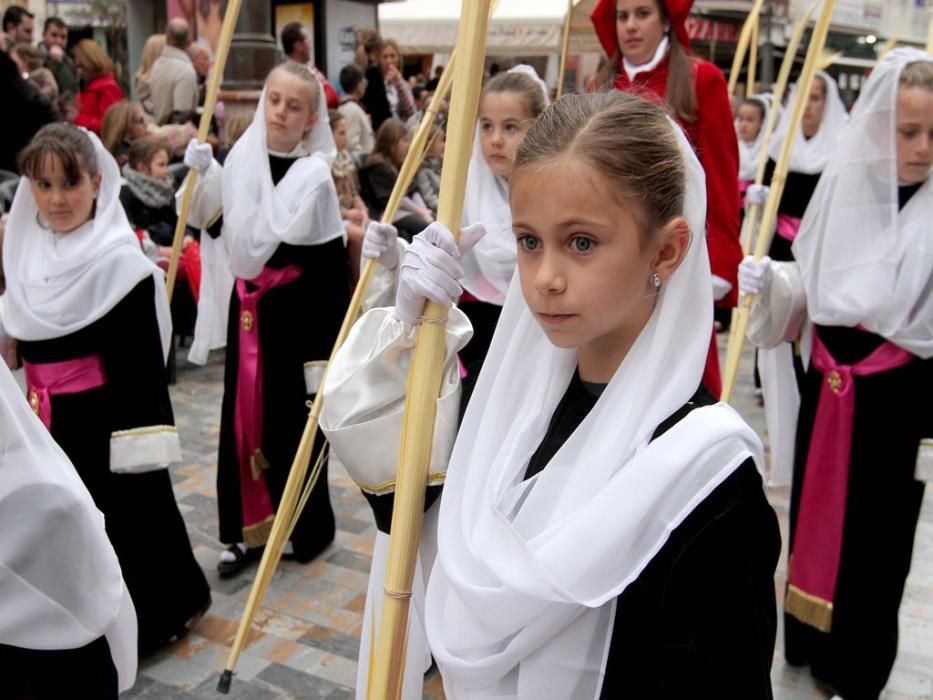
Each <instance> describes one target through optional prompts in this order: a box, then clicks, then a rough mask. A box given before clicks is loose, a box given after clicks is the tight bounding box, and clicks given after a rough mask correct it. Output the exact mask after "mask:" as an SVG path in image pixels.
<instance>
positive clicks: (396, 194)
mask: <svg viewBox="0 0 933 700" xmlns="http://www.w3.org/2000/svg"><path fill="white" fill-rule="evenodd" d="M456 66H457V57H456V51H455V52H454V53H453V54H452V55H451V57H450V61H449V62H448V65H447V68H446V69H445V70H444V72H443V73H442V74H441V78H440V81H439V82H438V85H437V90H435V92H434V95H433V96H432V97H431V101H430V103H429V104H428V107H427V109H426V110H425V113H424V117H423V118H422V120H421V124H420V125H419V126H418V130H417V131H416V132H415V136H414V137H413V138H412V142H411V146H409V149H408V155H407V156H406V157H405V161H404V163H403V164H402V167H401V169H400V171H399V176H398V178H397V179H396V181H395V185H394V187H393V188H392V194H391V195H390V197H389V202H388V204H387V205H386V208H385V211H384V212H383V215H382V220H383V221H386V222H391V221H392V219H393V218H394V217H395V213H396V212H397V211H398V207H399V204H400V203H401V201H402V198H403V197H404V196H405V193H406V192H407V191H408V187H409V185H411V181H412V179H413V178H414V176H415V173H416V172H417V170H418V167H419V166H420V164H421V158H423V156H424V154H425V152H426V148H425V145H426V143H427V140H428V135H429V134H430V132H431V126H432V124H433V123H434V120H435V118H436V116H437V112H438V110H439V109H440V106H441V103H442V102H443V100H444V98H445V97H446V96H447V93H448V92H449V91H450V86H451V84H452V82H453V79H454V70H455V69H456ZM375 269H376V262H375V260H367V261H366V264H365V265H364V266H363V271H362V273H361V274H360V279H359V281H358V282H357V285H356V289H355V290H354V292H353V297H352V298H351V299H350V305H349V307H348V308H347V313H346V315H345V316H344V319H343V323H342V324H341V326H340V331H339V333H338V334H337V339H336V341H335V342H334V347H333V349H332V350H331V354H330V360H329V361H328V363H327V367H326V368H325V370H324V376H323V378H322V379H321V388H322V389H321V390H319V391H318V393H317V394H315V396H314V401H313V402H312V404H311V410H310V412H309V413H308V420H307V421H306V423H305V428H304V432H303V433H302V435H301V441H300V442H299V443H298V450H297V452H296V454H295V459H294V461H293V462H292V466H291V469H290V471H289V474H288V480H287V482H286V484H285V488H284V489H283V491H282V497H281V498H280V499H279V506H278V508H277V509H276V514H275V521H274V523H273V525H272V532H270V533H269V539H268V541H267V542H266V547H265V550H264V551H263V554H262V559H261V561H260V563H259V569H258V570H257V571H256V578H255V580H254V581H253V587H252V589H251V590H250V594H249V597H248V598H247V601H246V607H245V608H244V610H243V615H242V616H241V617H240V625H239V627H238V628H237V634H236V637H235V638H234V641H233V646H232V647H231V649H230V655H229V657H228V658H227V665H226V667H225V668H224V671H223V673H222V674H221V676H220V680H219V681H218V683H217V690H218V691H219V692H221V693H228V692H230V683H231V681H232V679H233V671H234V669H235V668H236V664H237V661H238V660H239V658H240V654H241V653H242V651H243V648H244V646H245V644H246V638H247V636H248V634H249V630H250V627H251V626H252V624H253V619H254V618H255V617H256V611H257V610H258V609H259V604H260V603H261V602H262V599H263V598H264V597H265V594H266V591H267V590H268V588H269V583H270V582H271V581H272V574H274V573H275V570H276V568H277V567H278V564H279V560H280V559H281V557H282V551H283V548H284V547H285V543H286V542H287V541H288V538H289V537H290V536H291V534H292V530H293V529H294V526H295V522H296V520H297V513H298V511H299V508H298V505H299V504H301V503H303V502H306V501H307V494H308V493H310V490H311V489H312V488H314V484H315V483H316V481H317V476H318V474H319V473H320V465H321V463H322V461H320V460H319V462H318V463H317V464H316V465H315V469H314V470H312V473H311V475H310V476H309V477H308V479H307V483H306V480H305V477H306V476H307V475H308V467H309V465H310V464H311V457H312V450H313V447H314V435H315V432H316V431H317V425H318V420H319V419H320V417H321V410H322V409H323V407H324V392H323V387H324V385H325V383H326V381H327V372H328V370H329V369H330V363H331V362H332V361H333V359H334V356H335V355H336V354H337V351H338V350H339V349H340V347H341V346H342V345H343V343H344V341H345V340H346V338H347V335H348V334H349V333H350V328H352V327H353V324H354V323H355V321H356V319H357V317H358V316H359V311H360V308H361V307H362V305H363V298H364V296H365V294H366V288H367V286H368V285H369V280H370V279H371V278H372V275H373V272H374V270H375Z"/></svg>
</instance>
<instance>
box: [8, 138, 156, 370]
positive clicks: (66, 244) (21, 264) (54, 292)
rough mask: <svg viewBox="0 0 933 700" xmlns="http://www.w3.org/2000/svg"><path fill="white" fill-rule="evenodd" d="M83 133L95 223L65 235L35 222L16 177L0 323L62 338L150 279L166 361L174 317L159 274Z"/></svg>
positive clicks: (28, 336) (114, 178)
mask: <svg viewBox="0 0 933 700" xmlns="http://www.w3.org/2000/svg"><path fill="white" fill-rule="evenodd" d="M85 133H86V134H87V135H88V137H89V138H90V139H91V142H92V143H93V144H94V150H95V153H96V155H97V168H98V172H100V174H101V185H100V192H99V193H98V195H97V204H96V211H95V214H94V218H92V219H90V220H89V221H87V222H86V223H84V224H82V225H81V226H79V227H78V228H77V229H75V230H74V231H71V232H70V233H64V234H62V233H53V232H52V231H51V230H50V229H49V228H47V227H44V226H41V225H40V224H39V221H38V214H39V209H38V207H37V206H36V200H35V198H34V197H33V196H32V187H31V186H30V184H29V179H28V178H26V177H23V178H21V179H20V183H19V186H18V187H17V188H16V196H15V197H14V199H13V206H12V207H11V208H10V218H9V221H7V225H6V234H5V236H4V238H3V269H4V272H5V273H6V292H5V293H4V294H3V296H0V325H2V327H3V329H4V331H5V332H6V333H7V335H10V336H12V337H13V338H16V339H18V340H49V339H51V338H60V337H62V336H65V335H69V334H71V333H74V332H76V331H78V330H81V329H82V328H85V327H86V326H89V325H91V324H92V323H94V322H95V321H98V320H100V319H101V318H103V317H104V316H106V315H107V314H108V313H109V312H110V311H111V310H112V309H113V308H114V307H115V306H116V305H117V304H119V303H120V301H122V300H123V298H124V297H125V296H126V295H127V294H129V293H130V292H131V291H132V290H133V288H134V287H135V286H136V285H138V284H139V283H140V282H142V281H143V280H144V279H146V278H147V277H153V278H154V279H155V306H156V315H157V317H158V320H159V329H160V330H161V335H162V351H163V355H164V357H166V358H167V357H168V351H169V343H170V339H171V334H172V317H171V312H170V311H169V306H168V297H167V296H166V293H165V275H164V274H163V272H162V270H160V269H159V268H158V267H157V266H156V265H155V264H154V263H152V262H151V261H150V260H149V258H147V257H146V256H145V254H144V253H143V251H142V248H141V247H140V245H139V239H137V238H136V235H135V234H134V233H133V228H132V227H131V226H130V222H129V220H128V219H127V218H126V213H125V212H124V211H123V204H122V202H120V186H121V180H120V170H119V168H118V167H117V162H116V161H115V160H114V159H113V156H112V155H110V153H109V152H108V151H107V149H106V148H104V145H103V144H102V143H101V142H100V139H99V138H97V136H96V135H95V134H93V133H91V132H90V131H86V132H85Z"/></svg>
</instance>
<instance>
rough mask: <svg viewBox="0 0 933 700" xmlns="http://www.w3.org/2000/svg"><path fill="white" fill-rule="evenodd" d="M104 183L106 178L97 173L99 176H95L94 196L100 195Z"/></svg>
mask: <svg viewBox="0 0 933 700" xmlns="http://www.w3.org/2000/svg"><path fill="white" fill-rule="evenodd" d="M103 181H104V176H103V175H102V174H101V173H97V175H95V176H94V182H93V186H94V196H97V195H99V194H100V185H101V183H102V182H103Z"/></svg>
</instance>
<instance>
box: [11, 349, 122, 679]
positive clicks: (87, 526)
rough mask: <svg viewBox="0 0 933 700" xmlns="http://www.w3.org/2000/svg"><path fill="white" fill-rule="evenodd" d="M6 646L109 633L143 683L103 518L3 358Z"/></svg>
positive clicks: (117, 657) (117, 658) (71, 644)
mask: <svg viewBox="0 0 933 700" xmlns="http://www.w3.org/2000/svg"><path fill="white" fill-rule="evenodd" d="M0 526H2V528H3V537H0V644H8V645H11V646H16V647H20V648H23V649H40V650H54V649H76V648H79V647H82V646H85V645H87V644H90V643H91V642H93V641H94V640H96V639H98V638H99V637H101V636H106V638H107V643H108V645H109V646H110V654H111V656H112V658H113V662H114V665H115V666H116V669H117V673H118V677H119V686H120V690H126V689H128V688H129V687H130V686H132V685H133V680H134V679H135V677H136V643H137V640H136V611H135V610H134V608H133V603H132V601H131V600H130V597H129V593H128V592H127V589H126V585H125V584H124V583H123V575H122V573H121V571H120V564H119V563H118V562H117V555H116V554H115V553H114V551H113V547H112V546H111V544H110V540H108V539H107V533H106V532H105V530H104V516H103V515H101V513H100V511H98V510H97V508H96V507H95V506H94V501H93V500H92V499H91V495H90V494H89V493H88V491H87V489H86V488H85V486H84V484H83V483H81V480H80V479H79V478H78V474H77V472H75V469H74V467H73V466H72V465H71V462H70V461H69V460H68V457H67V456H65V453H64V452H62V450H61V448H60V447H59V446H58V445H57V444H55V441H54V440H52V438H51V436H50V435H49V431H48V430H46V429H45V426H44V425H42V423H40V422H39V419H38V418H37V417H36V415H35V414H34V413H33V412H32V410H31V409H30V408H29V405H28V404H27V403H26V399H25V397H24V396H23V392H22V391H21V390H20V388H19V386H18V385H17V384H16V381H15V380H14V379H13V377H12V375H11V374H10V371H9V370H8V369H7V368H6V365H4V364H3V363H2V362H0Z"/></svg>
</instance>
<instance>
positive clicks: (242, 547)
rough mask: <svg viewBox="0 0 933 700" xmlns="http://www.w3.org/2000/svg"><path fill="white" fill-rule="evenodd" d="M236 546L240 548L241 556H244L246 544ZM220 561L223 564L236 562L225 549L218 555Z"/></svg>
mask: <svg viewBox="0 0 933 700" xmlns="http://www.w3.org/2000/svg"><path fill="white" fill-rule="evenodd" d="M236 546H237V547H239V548H240V551H241V552H242V553H243V554H246V543H245V542H237V543H236ZM220 561H223V562H231V561H236V556H235V555H234V554H233V552H231V551H230V550H229V549H225V550H224V551H222V552H221V553H220Z"/></svg>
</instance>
